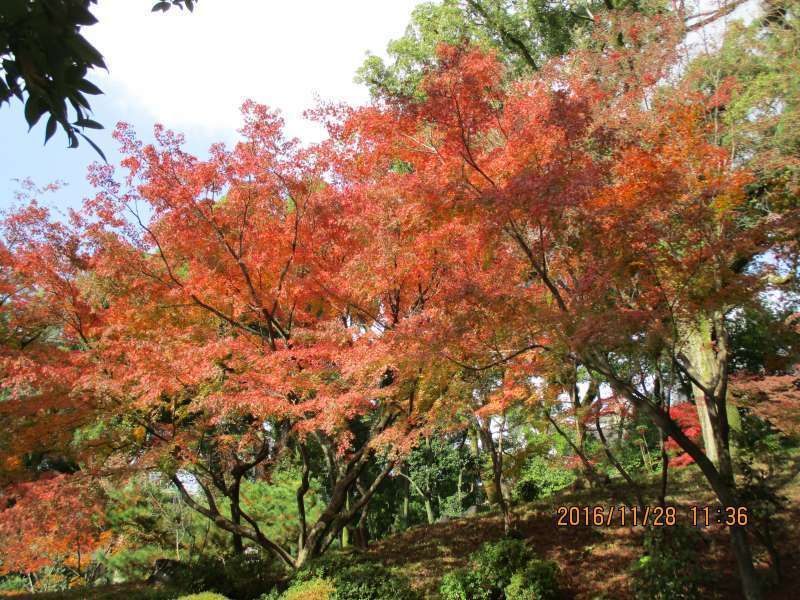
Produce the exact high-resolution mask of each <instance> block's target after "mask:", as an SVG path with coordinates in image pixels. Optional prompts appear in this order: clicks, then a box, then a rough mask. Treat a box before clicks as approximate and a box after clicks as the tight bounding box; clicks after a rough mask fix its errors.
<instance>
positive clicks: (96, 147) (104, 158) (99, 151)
mask: <svg viewBox="0 0 800 600" xmlns="http://www.w3.org/2000/svg"><path fill="white" fill-rule="evenodd" d="M75 133H77V134H78V135H79V136H81V137H82V138H83V139H85V140H86V141H87V142H89V145H90V146H91V147H92V148H94V151H95V152H97V153H98V154H99V155H100V157H101V158H102V159H103V162H105V163H108V159H107V158H106V155H105V154H103V151H102V150H100V146H98V145H97V144H95V143H94V142H93V141H92V140H90V139H89V138H88V137H86V136H85V135H83V134H82V133H81V132H80V131H76V132H75Z"/></svg>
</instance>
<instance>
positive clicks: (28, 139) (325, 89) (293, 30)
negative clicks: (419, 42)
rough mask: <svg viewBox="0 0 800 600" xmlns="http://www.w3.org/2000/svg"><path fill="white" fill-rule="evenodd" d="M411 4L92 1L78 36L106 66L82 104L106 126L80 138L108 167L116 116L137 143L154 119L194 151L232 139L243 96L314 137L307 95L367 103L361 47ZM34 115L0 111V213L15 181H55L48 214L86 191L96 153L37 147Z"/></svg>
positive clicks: (374, 44)
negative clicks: (172, 5)
mask: <svg viewBox="0 0 800 600" xmlns="http://www.w3.org/2000/svg"><path fill="white" fill-rule="evenodd" d="M417 1H418V0H337V1H336V2H333V1H331V0H292V1H291V2H285V1H282V0H281V1H279V0H200V2H199V3H198V5H197V8H196V10H195V12H194V13H193V14H188V13H183V14H181V12H180V11H177V10H174V11H170V12H169V13H167V14H166V15H160V14H151V13H150V6H151V5H152V2H150V1H149V0H101V1H100V2H99V6H98V7H97V8H96V9H95V15H96V16H97V17H98V19H99V20H100V22H99V23H98V24H97V25H94V26H92V27H88V28H85V29H84V33H85V35H86V37H87V38H88V39H89V40H90V41H91V42H92V43H93V44H94V45H95V46H96V47H97V48H98V49H99V50H100V51H101V52H102V53H103V55H104V57H105V60H106V63H107V64H108V66H109V73H105V72H96V73H95V74H94V75H93V76H92V77H91V79H92V81H94V82H95V83H96V84H97V85H98V86H99V87H100V88H101V89H103V91H104V92H105V95H103V96H96V97H95V98H94V101H93V102H92V107H93V109H94V119H95V120H96V121H99V122H100V123H102V124H103V125H105V127H106V128H105V129H104V130H103V131H91V132H87V133H90V134H91V137H92V139H93V140H94V141H95V142H96V143H97V144H98V145H99V146H100V147H101V148H102V149H103V151H104V152H105V153H106V156H107V157H108V159H109V162H110V163H112V164H114V163H116V162H117V161H118V160H119V158H120V156H119V154H118V153H117V151H116V144H115V143H114V141H113V140H112V139H111V131H113V128H114V125H115V124H116V122H117V121H126V122H128V123H131V124H132V125H133V126H134V127H135V128H136V131H137V133H138V134H139V135H140V136H141V137H142V138H144V139H150V137H151V132H152V127H153V124H154V123H157V122H158V123H162V124H163V125H165V126H166V127H169V128H171V129H175V130H177V131H180V132H182V133H184V134H185V136H186V141H187V144H186V147H187V148H188V149H189V150H190V151H191V152H193V153H195V154H198V155H201V156H202V155H203V154H204V153H205V151H206V150H207V149H208V147H209V146H210V145H211V144H212V143H214V142H218V141H223V142H227V143H232V142H234V141H235V140H236V130H237V129H238V127H239V106H240V105H241V103H242V102H243V101H244V100H245V99H247V98H252V99H254V100H256V101H258V102H262V103H265V104H268V105H269V106H271V107H272V108H278V109H280V110H281V112H282V113H283V115H284V118H285V119H286V122H287V132H288V134H289V135H292V136H297V137H300V138H301V139H303V140H305V141H315V140H318V139H319V138H320V137H321V136H322V132H321V131H320V129H319V128H318V127H317V126H316V125H314V124H311V123H308V122H307V121H305V120H304V119H303V118H302V112H303V111H304V110H305V109H307V108H310V107H312V106H313V105H314V104H315V102H316V99H317V98H322V99H329V100H345V101H347V102H349V103H364V102H366V101H367V99H368V94H367V92H366V90H365V89H364V88H363V87H361V86H359V85H357V84H355V83H354V82H353V76H354V74H355V70H356V68H357V67H358V66H359V65H360V64H361V62H362V61H363V59H364V56H365V53H366V51H367V50H369V51H372V52H373V53H377V54H382V53H383V50H384V49H385V47H386V43H387V42H388V41H389V39H391V38H396V37H399V36H400V35H402V33H403V30H404V29H405V27H406V24H407V23H408V21H409V17H410V15H411V11H412V9H413V7H414V6H415V5H416V4H417ZM44 122H45V119H42V122H41V123H40V124H39V125H37V127H35V128H34V129H33V131H31V132H30V133H28V127H27V124H26V123H25V119H24V118H23V114H22V105H21V104H20V103H18V102H15V103H14V104H12V105H11V106H9V105H3V106H2V107H0V132H2V142H0V210H5V209H8V208H9V207H11V206H13V205H14V204H15V200H14V193H15V191H17V190H19V189H20V186H19V184H18V183H16V182H15V181H14V179H23V178H28V177H29V178H31V179H33V181H35V182H36V183H37V184H38V185H40V186H41V185H45V184H47V183H50V182H53V181H56V180H60V181H63V182H64V183H65V184H66V185H65V186H64V187H63V188H62V189H61V190H59V191H58V192H56V193H54V194H47V195H46V196H44V197H42V198H41V202H42V203H44V204H46V205H48V206H51V207H56V208H59V209H64V208H66V207H73V208H77V207H79V206H80V204H81V202H82V200H83V198H85V197H87V196H90V195H91V194H92V189H91V187H90V186H89V184H88V183H87V182H86V168H87V166H88V165H89V164H91V163H92V162H94V161H96V160H99V157H98V156H97V154H96V153H95V152H94V151H93V150H92V149H91V147H90V146H89V145H88V144H86V143H82V144H81V146H80V147H79V148H77V149H72V150H70V149H67V148H66V143H67V142H66V138H65V137H64V136H63V134H61V133H60V132H59V133H57V134H56V136H55V137H54V138H53V139H51V140H50V142H49V143H48V144H47V145H46V146H44V145H43V139H44Z"/></svg>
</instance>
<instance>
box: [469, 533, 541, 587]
mask: <svg viewBox="0 0 800 600" xmlns="http://www.w3.org/2000/svg"><path fill="white" fill-rule="evenodd" d="M532 558H533V553H532V552H531V551H530V550H529V549H528V547H527V546H526V545H525V542H523V541H522V540H514V539H503V540H500V541H499V542H494V543H486V544H484V545H483V546H481V547H480V549H479V550H478V551H477V552H474V553H473V554H472V555H471V556H470V561H471V562H472V564H473V565H475V572H476V574H477V575H478V577H480V582H481V585H482V586H483V587H489V588H491V589H496V590H502V589H504V588H505V587H506V586H507V585H508V584H509V583H511V576H512V575H513V574H514V573H516V572H517V571H519V570H521V569H522V568H523V567H525V565H526V564H527V563H528V561H529V560H531V559H532Z"/></svg>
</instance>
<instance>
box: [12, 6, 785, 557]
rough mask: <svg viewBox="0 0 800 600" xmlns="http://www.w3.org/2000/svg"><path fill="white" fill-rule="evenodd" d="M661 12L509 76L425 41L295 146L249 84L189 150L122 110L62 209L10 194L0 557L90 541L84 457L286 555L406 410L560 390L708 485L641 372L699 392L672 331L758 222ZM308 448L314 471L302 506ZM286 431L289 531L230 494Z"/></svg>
mask: <svg viewBox="0 0 800 600" xmlns="http://www.w3.org/2000/svg"><path fill="white" fill-rule="evenodd" d="M680 36H681V30H680V28H679V27H678V26H677V24H676V23H675V22H674V20H672V19H671V18H667V17H664V16H656V17H647V18H645V17H643V16H641V15H626V17H625V18H624V19H623V18H619V19H617V20H612V21H611V22H610V24H609V25H608V26H607V27H605V28H598V32H597V34H596V36H595V38H594V39H593V41H592V43H591V44H589V46H588V47H587V48H586V49H583V50H578V51H575V52H573V53H570V54H567V55H565V56H563V57H561V58H557V59H554V60H553V61H551V62H550V63H548V64H547V65H546V66H545V67H543V68H542V69H541V71H539V72H537V73H536V74H535V75H533V76H531V77H529V78H525V79H522V80H519V81H515V82H513V83H509V82H508V78H507V76H506V73H505V71H504V67H503V63H502V61H500V60H499V59H498V57H497V56H496V55H495V54H493V53H492V52H484V51H482V50H480V49H476V48H473V47H469V46H445V45H443V46H441V47H440V48H439V50H438V55H437V65H436V68H435V69H432V70H431V72H430V73H429V74H428V75H427V76H426V77H425V79H424V82H423V84H422V92H423V94H422V95H421V96H422V97H421V98H414V99H413V100H411V99H397V98H386V99H384V100H379V101H376V102H375V103H373V104H372V105H369V106H367V107H360V108H353V107H346V106H337V105H323V106H320V107H318V108H317V109H316V110H314V111H311V114H312V116H313V117H314V118H317V119H318V120H320V121H322V122H323V123H324V124H325V125H326V127H327V129H328V132H329V134H330V135H329V138H328V139H327V140H326V141H324V142H322V143H320V144H318V145H316V146H312V147H308V148H306V147H303V146H301V145H300V144H299V142H298V141H297V140H289V139H286V138H285V137H284V135H283V132H282V127H283V123H282V120H281V118H280V117H279V116H278V115H277V114H276V113H274V112H272V111H270V110H269V109H268V108H266V107H264V106H260V105H257V104H255V103H252V102H247V103H245V105H244V107H243V119H244V125H243V127H242V130H241V141H240V142H239V143H237V144H236V145H235V146H234V147H233V148H226V147H224V146H223V145H215V146H213V147H212V148H211V149H210V150H209V153H208V156H207V157H206V158H198V157H195V156H192V155H190V154H188V153H186V152H185V151H184V150H183V148H182V142H183V138H182V136H180V135H178V134H176V133H173V132H170V131H167V130H165V129H163V128H161V127H156V129H155V134H154V135H155V143H154V144H147V143H144V142H142V141H140V140H139V139H138V138H137V137H136V135H135V133H134V132H133V130H132V129H131V128H130V127H128V126H126V125H124V124H120V125H119V126H118V127H117V130H116V132H115V137H116V139H117V140H118V141H119V143H120V145H121V148H122V151H123V153H124V154H125V156H126V158H125V159H124V160H123V161H122V163H121V172H118V171H117V170H116V169H115V168H114V167H112V166H109V165H96V166H94V167H93V168H92V170H91V173H90V177H91V180H92V182H93V184H94V185H95V186H96V188H97V190H98V191H97V195H96V196H95V197H94V198H92V199H90V200H88V201H87V202H86V204H85V206H84V207H83V209H82V210H81V211H79V212H77V213H75V214H72V215H70V217H69V218H68V219H66V220H59V219H55V218H52V217H51V216H50V215H49V214H48V213H47V211H46V210H45V209H44V208H42V207H41V206H39V205H37V204H32V205H30V206H29V207H27V208H24V209H21V210H20V211H18V212H16V213H14V214H11V215H9V216H8V217H7V219H6V221H5V223H4V232H5V239H6V242H5V246H4V247H3V248H2V252H1V253H0V262H1V264H0V267H1V268H2V281H0V286H1V287H2V293H3V294H4V296H5V297H7V298H9V301H7V302H6V303H5V304H4V305H3V307H2V310H3V321H2V326H3V332H2V333H3V345H2V349H1V350H0V351H1V352H2V355H1V358H2V363H1V366H0V368H2V371H3V377H4V383H3V390H4V392H3V393H4V394H6V396H5V398H4V400H3V401H2V402H0V419H2V423H3V426H4V427H5V428H7V430H8V431H13V432H14V433H13V436H14V439H13V442H12V441H4V442H2V445H1V446H0V453H1V455H0V458H1V459H2V463H0V468H2V471H0V474H1V475H2V477H3V483H4V484H5V483H9V484H10V483H11V482H12V481H13V482H19V483H14V485H13V486H11V485H9V486H8V487H6V488H5V491H4V492H3V494H4V495H3V499H4V500H3V501H4V502H5V505H4V506H3V507H0V508H2V512H0V539H2V540H3V544H4V545H5V546H6V547H7V548H8V547H11V546H9V544H12V545H13V547H15V548H19V549H20V550H19V551H15V552H12V553H10V554H8V553H7V554H6V556H13V560H8V559H5V558H4V559H3V560H4V562H3V565H2V569H3V570H4V571H6V572H11V571H20V572H28V571H32V570H36V569H37V568H39V567H40V566H42V565H44V564H46V563H47V562H48V561H51V560H52V556H54V555H65V554H70V555H73V554H76V553H78V552H80V553H81V554H86V553H87V552H91V550H92V549H93V548H96V547H97V546H98V544H101V543H102V540H103V538H102V533H101V532H102V528H103V523H102V519H101V517H100V516H99V515H100V512H99V509H98V506H99V505H98V504H97V503H98V502H100V500H99V499H97V498H94V497H92V494H91V490H92V489H97V488H96V487H95V484H92V483H91V481H92V479H93V478H96V479H97V480H99V479H102V478H112V479H114V480H115V481H122V480H124V479H125V478H127V477H129V476H131V475H132V474H133V473H135V472H142V471H145V472H158V473H162V474H165V475H166V476H168V477H169V478H171V481H172V482H173V484H174V485H175V486H176V487H178V488H179V489H180V490H181V492H182V494H183V496H184V498H185V500H186V502H188V503H190V505H191V506H192V508H194V509H196V510H197V511H198V512H199V513H200V514H202V515H204V516H207V517H208V518H209V519H212V520H213V521H214V522H215V523H217V525H219V526H220V527H221V528H222V529H224V530H225V531H227V532H229V533H230V534H232V535H233V536H235V537H236V538H237V539H239V543H241V539H242V538H244V539H247V540H250V541H251V542H253V543H255V544H257V545H259V546H261V547H262V548H264V549H266V550H269V551H271V552H273V553H275V554H276V555H277V556H279V557H280V558H281V559H282V560H283V561H284V562H285V563H286V564H287V565H290V566H292V567H299V566H302V565H303V564H304V562H305V561H306V560H307V559H308V558H310V557H313V556H316V555H318V554H321V553H322V552H324V551H325V549H326V548H328V546H329V545H330V544H331V543H332V540H333V539H335V538H336V537H337V536H338V535H340V534H341V532H342V530H343V529H344V528H346V527H347V526H348V525H349V524H350V523H351V522H355V521H356V520H357V519H358V518H359V516H360V515H362V514H364V515H365V514H366V510H367V506H368V504H369V502H370V499H371V498H372V497H373V495H374V494H375V493H376V490H378V488H379V486H380V485H381V484H382V482H384V481H386V480H387V478H390V477H391V476H392V473H393V469H395V468H396V467H398V466H400V465H402V461H403V458H404V456H406V455H407V454H408V452H409V451H410V450H411V449H412V448H413V447H414V446H415V445H416V443H417V441H418V440H419V439H420V437H421V436H424V435H428V434H430V432H432V431H434V429H435V428H437V427H439V428H442V427H444V428H451V429H458V428H459V427H462V426H465V423H473V424H474V423H477V425H478V426H479V427H484V429H482V430H481V431H482V432H483V434H484V435H487V432H488V436H489V437H488V438H487V439H488V441H489V442H491V439H492V438H491V435H492V431H491V419H492V418H494V417H497V416H498V415H500V416H502V418H503V419H504V421H503V423H505V418H506V415H507V414H509V412H511V411H512V410H518V409H519V410H524V411H528V413H529V414H530V415H535V418H537V419H538V418H541V414H543V413H542V411H543V410H546V411H547V415H550V410H551V408H552V407H553V406H558V403H559V402H561V401H562V400H563V398H564V394H566V395H567V397H568V398H569V399H570V401H571V402H572V406H571V409H570V410H571V412H567V413H566V414H568V415H570V416H571V419H572V420H571V421H570V423H569V426H575V427H577V431H578V440H579V441H578V442H577V444H578V445H580V444H583V440H584V436H585V435H587V433H586V431H587V430H589V431H591V430H593V429H594V427H595V420H596V419H599V418H600V417H608V418H610V417H613V416H614V415H624V416H626V417H627V416H628V415H630V414H634V413H635V414H641V415H645V416H647V418H650V419H652V420H653V422H655V423H656V424H657V425H658V427H659V428H660V430H661V431H663V432H664V436H665V439H666V438H671V440H670V441H669V442H667V445H666V448H667V449H669V450H671V451H673V450H674V451H675V453H676V454H678V453H680V456H678V457H677V458H674V459H673V464H688V463H692V462H698V463H702V464H700V468H701V469H702V470H703V473H704V474H705V475H706V477H707V478H708V480H709V482H710V485H711V487H712V488H713V489H714V491H715V492H716V493H717V494H718V496H719V498H720V501H721V502H723V503H729V502H733V501H734V500H735V498H736V496H735V486H734V485H733V480H732V479H731V478H730V477H729V476H728V475H729V473H728V472H726V470H725V469H726V466H725V464H724V463H722V464H718V465H714V464H712V462H711V461H710V460H708V459H707V458H706V457H705V455H704V454H703V449H702V442H701V439H702V435H701V429H700V424H699V421H698V418H697V413H696V410H695V406H694V404H692V403H689V402H684V403H682V404H677V405H675V406H672V407H671V408H670V409H669V410H666V409H665V405H664V401H665V398H666V397H667V396H668V395H669V394H672V393H673V392H667V391H665V390H666V387H667V385H668V384H669V385H672V386H673V387H675V388H676V389H677V387H678V383H679V381H678V380H679V375H676V374H675V373H676V370H677V371H678V372H679V374H680V377H683V379H684V381H683V388H681V389H685V388H686V386H687V385H688V386H691V385H695V386H697V389H703V390H704V394H705V396H706V397H707V399H708V402H709V403H712V404H713V402H722V406H723V408H724V402H725V392H724V390H723V391H722V392H720V391H719V389H717V388H716V387H714V385H717V384H714V385H709V384H707V380H705V379H703V377H705V375H703V374H701V373H700V367H701V366H702V365H700V364H699V362H697V361H694V362H693V359H692V355H691V353H690V352H689V350H687V348H686V339H687V338H686V337H685V335H684V334H685V332H686V331H689V330H692V328H693V327H694V325H695V324H696V323H698V322H703V323H706V322H710V323H713V327H721V325H720V323H721V322H722V321H720V320H719V319H720V318H721V317H719V315H720V314H722V313H724V311H725V310H727V308H726V307H728V306H732V305H736V304H737V303H741V302H744V301H746V300H748V299H752V298H754V297H756V296H757V294H758V293H759V292H760V291H761V290H762V289H763V286H764V283H763V281H762V279H760V278H759V277H758V276H757V275H756V274H754V273H752V272H748V271H746V270H743V269H741V268H739V267H737V266H736V265H737V263H738V262H740V261H741V260H743V259H744V260H747V259H749V258H750V257H753V256H755V255H758V254H759V253H763V252H765V251H766V250H767V249H768V248H769V246H770V243H771V241H770V238H769V235H768V233H769V228H768V227H767V225H766V224H765V223H762V222H756V223H754V224H752V225H751V226H748V227H743V226H742V219H741V216H742V214H743V213H744V211H746V209H747V206H746V205H747V189H748V188H747V186H748V185H749V184H750V183H751V182H752V181H753V177H754V176H753V174H752V173H750V172H749V171H748V170H747V169H746V168H745V167H743V166H741V165H740V164H737V163H736V162H734V161H733V160H732V159H731V156H730V153H729V151H728V149H726V148H725V147H723V146H721V145H719V144H718V143H716V140H715V139H714V125H713V123H711V122H709V119H708V114H709V112H710V111H712V110H713V109H714V107H716V106H718V105H719V103H720V102H721V101H722V100H721V97H720V95H719V94H717V95H708V94H704V93H701V92H699V91H698V90H697V88H696V86H694V85H693V84H692V82H691V81H687V80H676V81H672V80H673V79H675V73H674V70H675V68H676V64H677V60H678V56H679V53H678V51H677V50H676V45H677V43H678V42H679V39H680ZM619 39H622V40H624V43H619V42H618V41H617V40H619ZM723 92H724V90H723ZM721 93H722V92H721ZM773 224H774V221H773ZM771 226H772V225H770V227H771ZM720 331H721V330H720ZM714 332H715V333H713V334H709V336H711V335H713V339H714V341H713V344H712V345H713V352H712V354H713V358H715V360H716V359H718V358H719V356H720V353H721V352H722V346H721V344H722V342H721V339H722V337H721V334H720V333H719V331H718V330H717V329H715V330H714ZM710 339H711V337H709V340H710ZM709 343H711V342H709ZM720 360H723V359H720ZM665 361H666V362H665ZM665 364H666V365H668V367H665V366H664V365H665ZM579 368H580V369H584V370H585V371H586V372H588V373H590V374H591V379H592V385H593V386H594V387H593V388H592V390H593V391H592V393H591V394H589V395H587V396H585V397H583V398H582V397H581V394H580V393H578V391H577V378H578V370H579ZM670 373H671V375H670ZM662 374H664V382H663V383H662V377H661V376H662ZM668 377H672V379H671V380H670V381H669V382H667V378H668ZM724 377H725V378H727V374H725V375H724ZM656 379H658V384H657V385H656V383H655V381H656ZM719 381H722V379H719ZM725 381H727V379H725ZM601 384H602V385H603V386H606V387H610V388H611V389H613V390H614V395H613V398H612V399H613V400H614V401H615V402H610V401H609V400H608V396H607V395H606V396H603V397H604V398H605V399H606V400H605V402H604V401H603V400H601V395H602V394H601V393H600V389H599V386H600V385H601ZM719 385H722V384H721V383H720V384H719ZM711 388H713V389H711ZM787 389H788V388H787ZM720 393H721V394H722V396H720ZM675 394H677V392H675ZM795 395H796V394H795ZM787 401H788V400H787ZM792 401H794V400H792ZM593 402H595V404H592V403H593ZM593 411H594V412H593ZM598 411H600V412H598ZM723 412H724V411H723ZM715 414H716V413H715ZM532 418H533V417H532ZM720 418H721V417H720ZM598 423H599V420H598ZM565 427H566V425H565ZM726 427H727V425H726ZM597 428H598V429H599V428H600V425H599V424H598V425H597ZM592 435H594V434H592ZM600 435H602V431H601V432H600ZM487 443H488V442H487V441H486V440H484V442H483V447H484V448H485V447H486V446H487ZM577 449H578V450H581V448H580V447H577ZM312 450H313V451H316V450H320V453H321V456H324V460H325V463H324V464H325V469H326V477H329V482H330V488H329V494H328V496H327V505H326V506H325V510H323V511H322V512H321V513H320V514H319V515H318V516H315V517H314V518H311V517H310V516H307V515H306V510H305V506H304V500H303V498H304V496H305V495H306V493H307V492H308V489H309V480H308V478H309V469H310V468H311V463H310V461H309V458H308V456H309V454H310V453H311V452H312ZM290 453H291V454H292V455H293V456H296V457H297V460H298V461H299V464H300V465H302V467H301V477H300V484H299V488H298V492H297V497H298V508H297V517H296V518H297V519H298V521H297V522H298V528H299V532H298V536H299V540H298V541H297V542H294V541H292V543H291V544H289V543H284V542H281V541H278V540H272V539H268V538H267V537H266V536H265V535H264V534H263V532H262V531H261V530H260V528H259V524H258V523H257V522H256V520H255V519H254V518H252V517H251V515H249V514H248V512H247V511H248V510H249V508H248V507H247V506H244V505H240V486H241V485H242V482H243V480H244V479H243V478H245V477H246V476H248V474H249V473H252V472H253V471H256V470H258V472H259V473H262V474H265V475H264V477H265V478H266V480H269V472H270V470H271V469H273V468H274V467H275V465H276V464H277V463H278V462H279V460H280V459H281V457H283V456H286V455H288V454H290ZM34 456H36V457H38V458H37V460H38V464H37V465H36V466H32V458H31V457H34ZM500 456H502V447H501V448H500V453H499V455H498V456H497V457H496V458H497V460H500V458H499V457H500ZM584 463H585V465H586V467H587V468H588V469H589V470H590V471H591V467H592V461H590V460H586V461H584ZM64 465H68V468H67V467H65V466H64ZM56 467H58V468H59V469H60V470H61V471H62V474H59V475H54V474H53V473H52V471H53V470H55V469H56ZM495 467H497V465H496V464H495ZM37 469H38V471H37ZM496 470H497V469H495V471H496ZM500 471H501V473H500V475H499V476H498V478H497V482H498V483H497V485H498V487H501V482H500V478H501V476H502V464H501V465H500ZM77 472H79V473H80V479H79V478H78V477H79V476H78V475H74V474H64V473H77ZM188 474H191V476H192V478H193V479H194V480H195V481H196V482H197V486H199V487H198V488H197V489H196V490H195V491H194V492H192V491H190V490H189V489H187V488H188V487H190V486H188V484H187V483H186V481H187V479H186V477H187V476H188ZM25 479H32V481H28V482H24V481H23V480H25ZM500 497H501V498H502V494H501V496H500ZM220 498H225V502H226V503H228V504H226V506H230V508H229V509H227V510H228V512H227V513H226V512H225V510H222V509H220V508H219V506H217V502H219V500H220ZM215 499H216V500H215ZM56 500H57V501H56ZM42 507H46V508H42ZM42 511H44V512H42ZM504 512H507V508H505V507H504ZM60 515H70V518H69V522H70V525H69V527H66V528H65V525H64V519H62V518H60ZM293 518H294V517H293ZM507 526H510V520H508V521H507ZM56 531H57V534H56V533H54V532H56ZM45 546H46V547H45ZM22 548H24V551H23V550H22Z"/></svg>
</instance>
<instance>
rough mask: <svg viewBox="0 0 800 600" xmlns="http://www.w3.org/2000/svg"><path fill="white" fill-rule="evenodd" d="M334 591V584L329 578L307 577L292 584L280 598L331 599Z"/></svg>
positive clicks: (294, 599) (296, 599) (300, 599)
mask: <svg viewBox="0 0 800 600" xmlns="http://www.w3.org/2000/svg"><path fill="white" fill-rule="evenodd" d="M335 592H336V585H335V584H334V583H333V582H332V581H331V580H330V579H323V578H317V579H309V580H307V581H299V582H297V583H296V584H294V585H292V586H291V587H290V588H289V589H288V590H286V591H285V592H284V593H283V595H282V596H281V600H331V599H332V598H333V597H334V593H335Z"/></svg>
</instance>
